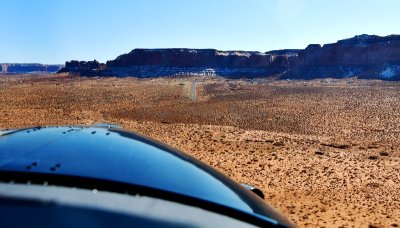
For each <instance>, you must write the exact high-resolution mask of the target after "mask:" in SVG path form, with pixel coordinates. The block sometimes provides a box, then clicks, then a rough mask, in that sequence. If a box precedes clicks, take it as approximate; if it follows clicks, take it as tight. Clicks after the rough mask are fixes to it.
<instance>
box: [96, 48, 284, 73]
mask: <svg viewBox="0 0 400 228" xmlns="http://www.w3.org/2000/svg"><path fill="white" fill-rule="evenodd" d="M288 66H289V60H288V57H287V56H275V55H271V54H264V53H260V52H244V51H218V50H215V49H134V50H133V51H131V52H130V53H128V54H124V55H121V56H119V57H118V58H117V59H115V60H112V61H107V64H106V69H105V70H104V71H101V75H113V76H129V75H134V76H137V77H152V76H154V77H158V76H174V75H219V76H225V77H263V76H270V75H274V74H279V73H282V72H284V71H285V70H287V69H288Z"/></svg>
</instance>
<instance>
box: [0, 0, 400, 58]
mask: <svg viewBox="0 0 400 228" xmlns="http://www.w3.org/2000/svg"><path fill="white" fill-rule="evenodd" d="M399 10H400V0H375V1H372V0H108V1H107V0H97V1H95V0H0V25H1V29H0V63H1V62H21V63H22V62H39V63H48V64H51V63H64V62H65V61H67V60H71V59H76V60H93V59H97V60H99V61H101V62H104V61H106V60H111V59H115V58H116V57H117V56H118V55H120V54H123V53H127V52H130V51H131V50H132V49H134V48H177V47H182V48H215V49H219V50H248V51H262V52H265V51H269V50H274V49H284V48H305V47H306V46H307V45H308V44H310V43H320V44H324V43H333V42H336V41H337V40H339V39H343V38H350V37H353V36H355V35H359V34H375V35H381V36H383V35H390V34H399V33H400V13H399Z"/></svg>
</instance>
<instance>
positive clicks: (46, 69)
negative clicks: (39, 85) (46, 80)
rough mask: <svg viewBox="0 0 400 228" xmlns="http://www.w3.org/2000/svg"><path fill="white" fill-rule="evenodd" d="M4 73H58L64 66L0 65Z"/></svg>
mask: <svg viewBox="0 0 400 228" xmlns="http://www.w3.org/2000/svg"><path fill="white" fill-rule="evenodd" d="M0 67H1V70H0V72H2V73H7V74H31V73H56V72H58V71H59V70H60V69H62V68H63V65H44V64H38V63H5V64H1V65H0Z"/></svg>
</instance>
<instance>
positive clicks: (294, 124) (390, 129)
mask: <svg viewBox="0 0 400 228" xmlns="http://www.w3.org/2000/svg"><path fill="white" fill-rule="evenodd" d="M194 80H196V81H198V83H196V84H197V86H196V89H197V93H196V94H197V99H196V101H193V98H192V96H193V92H192V88H191V86H192V81H194ZM96 122H112V123H116V124H119V125H121V126H123V127H125V128H127V129H130V130H134V131H137V132H140V133H142V134H145V135H148V136H151V137H153V138H156V139H158V140H160V141H163V142H165V143H167V144H169V145H172V146H173V147H176V148H178V149H180V150H182V151H184V152H186V153H188V154H191V155H193V156H194V157H196V158H198V159H200V160H202V161H204V162H205V163H207V164H209V165H211V166H213V167H215V168H216V169H218V170H220V171H222V172H223V173H225V174H226V175H228V176H230V177H232V178H233V179H235V180H237V181H239V182H243V183H248V184H251V185H253V186H256V187H258V188H260V189H262V190H263V191H264V193H265V194H266V201H268V202H269V203H270V204H272V205H274V206H275V207H276V208H278V209H279V210H280V211H282V212H283V213H284V214H285V215H286V216H287V217H289V218H290V219H292V220H293V221H294V222H295V223H297V224H298V225H299V226H301V227H324V226H325V227H367V226H377V227H397V226H399V225H400V195H399V192H400V172H399V171H400V150H399V149H400V148H399V146H400V138H399V134H400V84H399V83H392V82H381V81H363V80H354V79H346V80H332V79H326V80H314V81H268V80H258V81H243V80H232V81H229V80H223V79H218V78H208V79H200V78H186V79H183V78H172V79H134V78H122V79H117V78H84V77H82V78H79V77H69V76H65V75H64V76H34V77H31V76H0V128H17V127H26V126H35V125H64V124H91V123H96Z"/></svg>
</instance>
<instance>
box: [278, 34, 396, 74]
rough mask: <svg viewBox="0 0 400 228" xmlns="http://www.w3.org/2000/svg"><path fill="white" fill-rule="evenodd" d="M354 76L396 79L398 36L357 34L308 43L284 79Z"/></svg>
mask: <svg viewBox="0 0 400 228" xmlns="http://www.w3.org/2000/svg"><path fill="white" fill-rule="evenodd" d="M352 76H357V77H358V78H366V79H386V80H400V36H398V35H391V36H386V37H380V36H370V35H360V36H355V37H353V38H351V39H344V40H339V41H338V42H336V43H334V44H325V45H323V46H321V45H319V44H311V45H309V46H308V47H307V48H306V49H304V50H302V51H300V52H299V53H298V64H297V66H296V67H295V68H293V69H291V70H290V71H289V72H288V73H287V74H286V75H285V77H286V78H294V79H312V78H321V77H335V78H344V77H352Z"/></svg>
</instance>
